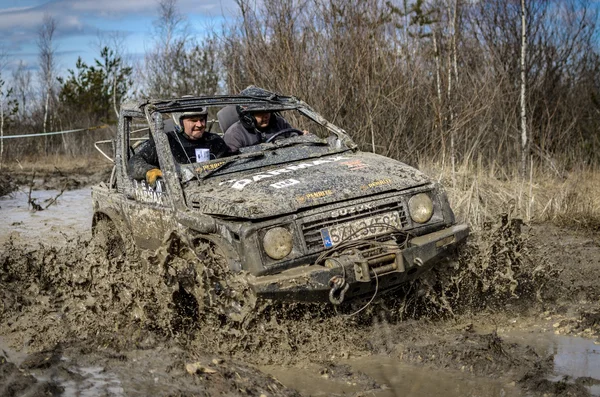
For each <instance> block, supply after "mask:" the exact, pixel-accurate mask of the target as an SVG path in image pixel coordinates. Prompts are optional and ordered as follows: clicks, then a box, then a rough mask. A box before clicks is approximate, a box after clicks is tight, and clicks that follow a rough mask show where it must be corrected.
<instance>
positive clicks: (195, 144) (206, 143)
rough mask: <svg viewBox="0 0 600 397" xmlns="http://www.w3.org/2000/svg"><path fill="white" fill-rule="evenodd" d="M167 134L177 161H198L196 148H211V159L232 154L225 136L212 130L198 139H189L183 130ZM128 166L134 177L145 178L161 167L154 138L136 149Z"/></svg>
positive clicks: (183, 162)
mask: <svg viewBox="0 0 600 397" xmlns="http://www.w3.org/2000/svg"><path fill="white" fill-rule="evenodd" d="M166 134H167V137H168V138H169V146H170V147H171V153H172V154H173V157H174V159H175V161H176V162H177V163H180V164H188V163H194V162H196V149H209V150H210V158H211V159H213V158H221V157H225V156H229V155H231V152H230V151H229V148H228V147H227V145H226V144H225V141H223V138H221V137H220V136H218V135H216V134H212V133H210V132H204V134H203V135H202V138H200V139H197V140H191V139H188V137H187V135H185V134H184V133H183V132H182V131H169V132H167V133H166ZM127 168H128V171H129V175H130V176H131V177H132V178H133V179H145V178H146V172H148V171H149V170H151V169H153V168H160V167H159V164H158V154H157V153H156V143H155V142H154V139H152V138H150V139H149V140H147V141H146V142H144V143H143V144H141V145H140V146H139V147H138V148H137V149H136V151H135V154H134V155H133V157H131V158H130V159H129V163H128V164H127Z"/></svg>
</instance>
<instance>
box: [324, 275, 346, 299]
mask: <svg viewBox="0 0 600 397" xmlns="http://www.w3.org/2000/svg"><path fill="white" fill-rule="evenodd" d="M329 286H330V287H331V290H329V302H331V303H333V304H334V305H341V304H342V302H343V301H344V294H345V293H346V291H348V288H350V284H348V283H347V282H346V280H344V279H343V278H341V277H338V276H333V277H332V278H331V280H329Z"/></svg>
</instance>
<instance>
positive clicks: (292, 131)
mask: <svg viewBox="0 0 600 397" xmlns="http://www.w3.org/2000/svg"><path fill="white" fill-rule="evenodd" d="M283 134H288V135H289V136H286V138H291V137H293V136H300V135H304V132H302V131H300V130H299V129H297V128H293V127H292V128H284V129H283V130H281V131H277V132H276V133H275V134H274V135H272V136H271V137H270V138H269V139H267V140H266V141H265V143H271V142H273V141H274V140H275V139H277V138H279V137H280V136H281V135H283Z"/></svg>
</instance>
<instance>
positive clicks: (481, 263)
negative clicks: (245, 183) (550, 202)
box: [0, 184, 600, 396]
mask: <svg viewBox="0 0 600 397" xmlns="http://www.w3.org/2000/svg"><path fill="white" fill-rule="evenodd" d="M59 185H60V184H59ZM74 187H75V188H74V189H70V190H68V189H65V190H64V191H63V192H62V194H60V193H61V191H62V190H63V189H62V188H61V187H60V186H56V185H55V186H52V185H48V186H45V188H44V187H42V188H41V189H32V191H31V193H29V188H28V186H22V185H21V188H20V190H19V191H15V192H13V193H12V194H10V195H5V196H3V197H1V198H0V244H1V245H0V246H1V248H0V395H2V396H24V395H32V396H38V395H39V396H45V395H56V396H147V395H156V396H203V395H206V396H212V395H231V396H237V395H250V396H261V395H264V396H335V395H338V396H342V395H344V396H542V395H547V396H586V395H594V396H600V345H599V344H598V343H600V341H599V338H600V306H599V305H598V298H599V297H600V282H599V281H598V280H600V236H599V235H598V234H597V233H593V232H589V231H575V230H571V229H561V228H557V227H554V226H551V225H533V226H525V227H523V230H522V232H521V233H519V231H518V230H517V229H518V228H517V229H515V228H512V227H511V223H510V222H508V223H507V222H504V223H503V222H502V221H498V222H496V223H495V224H492V225H490V227H489V229H488V230H487V231H484V232H482V233H480V234H479V235H477V236H474V237H473V238H472V242H471V243H470V245H469V246H468V247H465V253H464V255H463V257H461V258H460V260H457V261H456V262H453V263H452V264H451V265H452V266H448V267H447V268H445V269H443V270H442V271H439V272H437V273H436V274H431V275H430V276H431V277H427V278H425V279H424V280H422V281H420V282H419V283H417V284H414V285H412V286H410V287H409V288H407V289H406V290H405V291H403V292H402V293H399V294H397V295H396V296H391V297H385V298H381V299H376V300H375V301H374V302H373V303H372V304H371V305H370V306H369V307H368V309H367V310H364V311H363V312H361V313H360V315H357V316H353V317H349V316H348V313H351V312H352V311H353V310H351V309H350V310H348V311H346V312H343V313H335V312H334V311H332V310H331V309H330V308H320V307H314V306H300V305H277V304H264V305H260V306H257V307H256V308H255V309H254V312H253V313H252V314H251V315H248V316H246V317H245V318H244V320H243V321H228V320H224V319H223V318H224V317H223V313H224V312H223V311H224V310H226V309H227V308H226V307H225V306H218V307H217V306H215V307H212V306H209V307H207V308H206V314H205V315H204V316H203V317H202V318H201V319H200V320H199V321H197V322H195V323H193V324H192V323H189V324H188V323H185V321H184V322H180V323H178V324H176V326H175V325H174V324H173V322H172V321H171V320H169V319H168V316H169V315H170V314H172V312H170V311H169V306H168V305H167V304H165V303H164V299H165V296H169V293H165V291H163V290H160V289H153V287H152V284H151V283H152V279H147V278H145V277H146V275H147V274H148V273H151V272H152V271H153V269H155V268H156V267H155V266H156V263H159V262H160V261H161V260H164V258H166V257H167V256H168V255H166V252H162V253H161V252H157V253H156V254H155V255H154V256H153V257H150V258H145V260H142V261H137V260H132V261H130V260H127V259H124V258H120V259H118V260H116V261H115V260H113V261H112V262H111V261H109V259H107V258H106V256H103V254H102V252H101V250H99V246H98V243H97V242H96V241H90V232H89V229H90V223H91V200H90V190H89V188H87V187H84V188H82V187H80V186H74ZM47 188H49V189H47ZM59 194H60V195H59ZM57 196H58V198H56V197H57ZM30 197H33V198H34V199H35V202H36V203H38V204H40V205H41V206H42V207H45V204H44V203H46V204H47V203H50V201H51V200H52V199H54V198H56V202H55V203H53V204H51V205H49V206H48V207H47V208H45V209H43V210H41V211H31V206H29V205H28V201H29V198H30ZM163 251H169V248H165V247H163ZM206 260H207V261H209V262H210V259H206ZM106 266H108V268H106ZM111 266H112V267H111ZM153 266H154V267H153ZM205 266H206V267H207V268H210V267H211V266H212V264H211V263H208V262H207V263H206V264H205ZM102 269H104V270H102ZM209 292H210V291H208V292H207V293H209Z"/></svg>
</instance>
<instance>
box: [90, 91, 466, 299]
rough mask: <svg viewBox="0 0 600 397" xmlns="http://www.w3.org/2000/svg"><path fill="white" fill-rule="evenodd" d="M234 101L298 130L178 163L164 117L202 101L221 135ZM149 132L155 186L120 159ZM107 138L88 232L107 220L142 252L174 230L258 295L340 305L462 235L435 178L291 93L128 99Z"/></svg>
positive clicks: (413, 270) (398, 276) (402, 279)
mask: <svg viewBox="0 0 600 397" xmlns="http://www.w3.org/2000/svg"><path fill="white" fill-rule="evenodd" d="M236 105H240V106H250V105H251V106H254V108H256V107H257V106H258V107H260V106H263V107H264V109H265V110H268V111H270V112H277V114H279V115H281V116H282V117H285V118H286V120H287V121H289V122H290V124H292V125H295V126H297V127H298V130H296V129H291V130H286V131H282V133H281V134H278V135H277V136H275V137H273V138H272V139H270V140H268V141H266V142H263V143H260V144H257V145H254V146H249V147H245V148H243V149H241V151H240V153H239V154H237V155H234V156H231V157H225V158H219V159H212V160H209V161H205V162H201V163H190V164H178V163H176V162H175V161H174V158H173V156H172V154H171V152H170V147H169V142H168V138H167V136H166V133H165V131H167V130H168V129H169V128H173V123H172V122H171V121H170V116H171V114H172V113H178V112H188V111H194V110H198V109H199V108H208V109H209V113H208V117H209V120H208V127H207V129H209V130H212V132H216V133H223V131H225V130H226V129H227V127H228V126H229V125H231V124H232V123H233V122H235V121H236V120H237V117H238V115H237V112H236ZM215 116H216V119H215ZM303 130H307V131H308V132H309V133H306V134H305V133H303ZM148 138H151V139H154V141H155V143H156V147H157V151H158V157H159V161H160V168H161V170H162V174H163V180H162V183H158V184H157V187H155V188H153V187H151V186H149V185H148V184H146V183H145V182H144V181H136V180H133V179H132V178H131V176H130V174H128V167H127V164H128V160H129V158H130V157H131V156H132V155H133V154H134V153H135V150H136V143H137V142H136V141H137V140H140V139H141V140H145V139H148ZM113 143H114V147H113V149H114V160H113V161H114V170H113V173H112V176H111V178H110V181H108V183H102V184H100V185H99V186H95V187H94V188H93V189H92V197H93V209H94V216H93V222H92V223H93V225H92V227H93V229H95V228H98V226H99V225H101V224H102V225H104V226H106V225H107V224H108V225H110V227H111V228H112V229H113V230H114V233H115V238H118V239H119V241H132V242H134V243H135V246H136V247H137V248H138V249H140V250H155V249H157V247H159V246H160V245H161V243H162V242H163V240H164V239H165V238H166V236H167V235H169V233H172V232H176V233H178V234H179V235H182V236H187V238H188V240H189V241H191V242H192V244H196V245H198V246H199V248H198V249H203V248H200V245H202V247H206V246H208V245H210V246H211V247H213V248H214V249H216V251H217V252H219V254H220V255H222V256H223V257H224V258H225V259H226V261H227V263H228V266H229V269H230V270H231V272H234V273H238V274H244V275H245V278H246V280H247V282H248V284H249V285H250V286H251V287H252V289H253V290H254V292H255V293H256V295H257V296H258V297H264V298H269V299H286V300H297V301H325V302H327V300H329V301H331V302H332V303H334V304H340V303H341V302H342V301H343V300H349V299H351V298H355V297H369V296H372V295H373V294H374V293H377V292H383V291H386V290H387V291H390V290H392V289H394V288H395V287H398V286H400V285H401V284H403V283H406V282H407V281H409V280H411V279H414V278H416V277H418V276H419V275H420V274H421V273H422V272H423V271H425V270H426V269H428V268H430V267H431V266H432V265H435V264H437V263H439V262H440V261H441V260H442V259H444V258H445V257H447V256H448V254H449V253H450V252H452V251H453V249H454V248H455V247H456V246H457V245H458V244H459V243H460V242H461V241H463V240H464V239H465V238H466V237H467V235H468V227H467V225H464V224H456V223H455V218H454V214H453V212H452V210H451V208H450V205H449V203H448V199H447V197H446V194H445V193H444V190H443V189H442V187H441V186H440V185H439V184H438V183H436V182H434V181H432V180H431V179H430V178H428V177H427V176H425V175H424V174H423V173H421V172H420V171H418V170H416V169H415V168H413V167H410V166H408V165H406V164H403V163H401V162H399V161H396V160H393V159H391V158H388V157H384V156H381V155H377V154H374V153H369V152H363V151H361V150H359V149H358V147H357V145H356V144H355V143H354V142H353V141H352V140H351V139H350V137H349V136H348V135H347V134H346V133H345V132H344V130H342V129H341V128H339V127H337V126H335V125H333V124H332V123H330V122H328V121H327V120H325V118H323V117H322V116H320V115H319V114H317V113H316V112H315V111H314V110H313V109H311V108H310V107H309V106H308V105H307V104H306V103H304V102H303V101H301V100H299V99H297V98H295V97H293V96H283V95H277V94H275V93H268V95H260V96H247V95H237V96H236V95H233V96H229V95H215V96H198V97H182V98H177V99H169V100H158V99H157V100H144V101H140V102H129V103H124V104H122V106H121V111H120V118H119V125H118V133H117V137H116V139H115V140H114V142H113ZM97 147H98V146H97ZM207 243H208V244H207ZM190 266H191V270H192V271H193V264H190ZM180 288H184V286H183V285H182V286H180Z"/></svg>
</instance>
